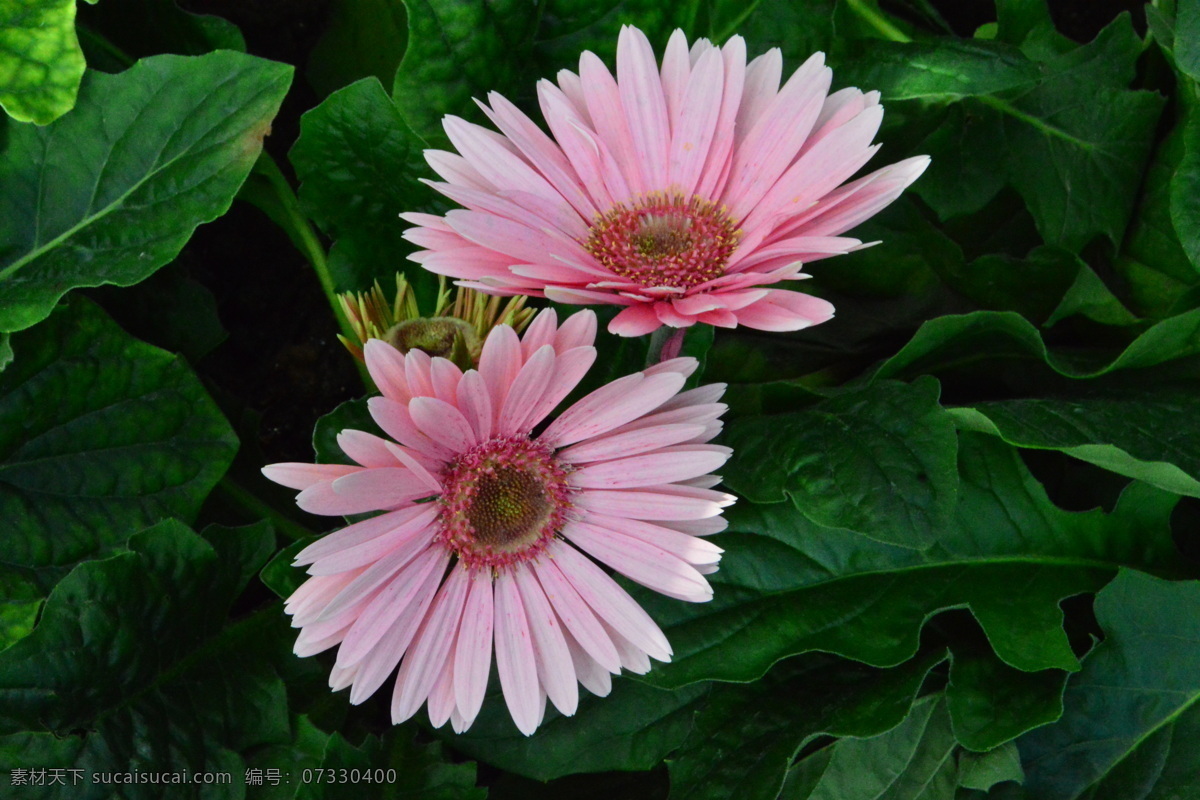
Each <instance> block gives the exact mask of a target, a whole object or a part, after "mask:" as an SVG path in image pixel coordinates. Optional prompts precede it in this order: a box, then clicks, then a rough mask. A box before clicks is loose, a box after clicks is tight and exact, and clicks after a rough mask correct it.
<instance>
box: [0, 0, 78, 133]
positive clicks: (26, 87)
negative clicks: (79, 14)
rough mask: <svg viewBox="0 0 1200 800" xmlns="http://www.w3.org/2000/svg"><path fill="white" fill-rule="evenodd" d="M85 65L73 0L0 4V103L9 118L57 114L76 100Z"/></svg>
mask: <svg viewBox="0 0 1200 800" xmlns="http://www.w3.org/2000/svg"><path fill="white" fill-rule="evenodd" d="M93 1H94V0H93ZM83 69H84V63H83V53H82V52H81V51H80V49H79V40H78V39H77V38H76V37H75V0H13V2H9V3H5V4H4V6H3V7H2V8H0V106H3V107H4V110H5V111H7V112H8V113H9V115H10V116H11V117H13V118H14V119H18V120H21V121H23V122H35V123H37V124H38V125H46V124H49V123H50V122H53V121H54V120H56V119H58V118H59V117H61V116H62V115H63V114H65V113H67V112H68V111H70V110H71V107H72V106H73V105H75V93H76V92H77V91H78V90H79V79H80V78H82V77H83Z"/></svg>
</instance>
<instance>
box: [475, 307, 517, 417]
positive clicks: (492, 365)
mask: <svg viewBox="0 0 1200 800" xmlns="http://www.w3.org/2000/svg"><path fill="white" fill-rule="evenodd" d="M524 363H525V359H524V357H523V356H522V355H521V340H520V339H518V338H517V334H516V332H514V331H513V329H512V328H510V327H509V326H507V325H501V326H499V327H497V328H493V329H492V332H491V333H490V334H488V337H487V340H486V341H484V343H483V351H482V352H481V353H480V355H479V374H480V375H482V376H483V382H484V383H486V384H487V387H488V392H489V393H490V394H491V399H492V408H493V409H494V410H495V411H496V412H498V411H499V410H500V409H502V408H504V398H505V397H507V396H508V387H510V386H512V383H513V381H514V380H516V378H517V374H518V373H519V372H520V371H521V367H522V365H523V364H524Z"/></svg>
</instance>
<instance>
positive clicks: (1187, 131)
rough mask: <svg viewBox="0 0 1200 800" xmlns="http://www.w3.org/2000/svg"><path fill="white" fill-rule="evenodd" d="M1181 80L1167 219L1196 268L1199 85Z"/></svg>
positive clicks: (1199, 259)
mask: <svg viewBox="0 0 1200 800" xmlns="http://www.w3.org/2000/svg"><path fill="white" fill-rule="evenodd" d="M1197 27H1200V25H1198V26H1197ZM1181 83H1182V84H1183V85H1181V86H1180V92H1179V94H1180V101H1181V105H1182V106H1183V119H1182V120H1180V122H1179V126H1178V129H1179V136H1180V138H1181V139H1182V141H1183V156H1182V158H1181V159H1180V163H1179V169H1178V171H1177V172H1176V173H1175V176H1174V177H1173V178H1172V179H1171V189H1170V192H1171V200H1170V203H1171V222H1172V223H1173V225H1174V228H1175V233H1176V234H1177V235H1178V236H1179V242H1180V244H1181V245H1182V247H1183V250H1184V252H1186V253H1187V257H1188V259H1189V260H1190V261H1191V264H1192V267H1193V269H1194V270H1196V271H1197V272H1200V85H1198V84H1197V83H1196V81H1195V80H1192V81H1186V82H1183V81H1181Z"/></svg>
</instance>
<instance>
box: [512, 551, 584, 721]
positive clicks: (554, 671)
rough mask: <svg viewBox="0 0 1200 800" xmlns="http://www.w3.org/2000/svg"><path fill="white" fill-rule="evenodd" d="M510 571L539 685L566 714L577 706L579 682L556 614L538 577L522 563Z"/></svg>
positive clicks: (572, 711)
mask: <svg viewBox="0 0 1200 800" xmlns="http://www.w3.org/2000/svg"><path fill="white" fill-rule="evenodd" d="M513 574H514V578H515V580H516V584H517V590H518V591H519V593H520V595H521V604H522V606H523V607H524V609H525V614H526V617H527V618H528V621H529V630H530V633H532V634H533V638H532V641H533V654H534V657H535V658H536V660H537V665H538V677H539V679H540V682H541V685H542V688H543V689H544V690H545V691H546V694H547V695H549V697H550V701H551V702H552V703H554V707H555V708H557V709H558V710H559V711H560V712H561V713H563V714H565V715H566V716H568V717H569V716H571V715H573V714H574V713H575V710H576V708H578V706H579V685H578V683H576V681H575V666H574V664H573V662H572V661H571V653H570V651H569V650H567V642H566V640H565V639H564V638H563V634H562V629H561V626H560V625H559V621H558V617H556V616H555V615H554V610H553V609H552V608H551V607H550V603H549V601H548V600H547V599H546V595H545V594H543V593H542V587H541V586H540V585H539V584H538V582H537V579H536V578H535V577H534V576H533V573H532V572H530V571H529V569H528V568H527V567H526V566H525V565H524V564H518V565H517V566H516V567H515V568H514V569H513Z"/></svg>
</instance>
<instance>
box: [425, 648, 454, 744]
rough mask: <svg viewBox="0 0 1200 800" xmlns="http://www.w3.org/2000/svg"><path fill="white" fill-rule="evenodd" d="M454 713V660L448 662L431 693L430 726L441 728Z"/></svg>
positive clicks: (439, 674) (450, 659)
mask: <svg viewBox="0 0 1200 800" xmlns="http://www.w3.org/2000/svg"><path fill="white" fill-rule="evenodd" d="M453 712H454V659H453V657H451V658H449V659H447V660H446V663H445V665H444V666H443V667H442V671H441V672H439V673H438V676H437V681H436V682H435V683H434V684H433V689H431V690H430V692H429V724H430V725H432V726H433V727H435V728H440V727H442V726H443V725H445V724H446V722H447V721H448V720H449V719H450V715H451V714H452V713H453Z"/></svg>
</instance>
